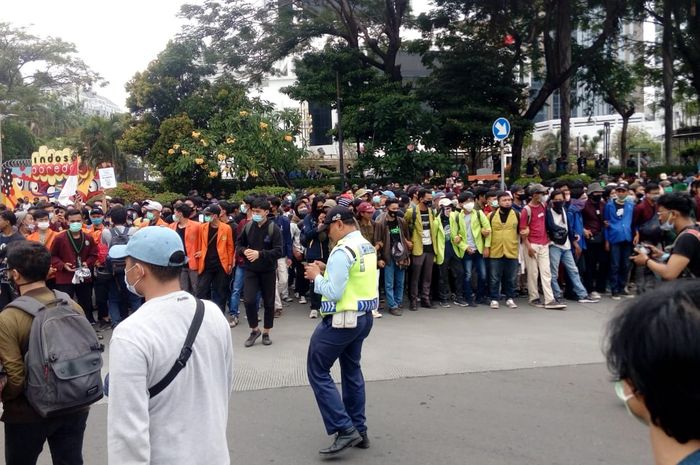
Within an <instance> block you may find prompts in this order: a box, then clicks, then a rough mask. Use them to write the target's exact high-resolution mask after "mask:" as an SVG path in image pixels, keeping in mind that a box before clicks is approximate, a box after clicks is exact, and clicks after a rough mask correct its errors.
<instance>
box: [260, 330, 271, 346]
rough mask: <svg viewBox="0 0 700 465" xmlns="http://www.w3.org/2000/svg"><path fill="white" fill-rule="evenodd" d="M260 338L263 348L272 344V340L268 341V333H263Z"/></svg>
mask: <svg viewBox="0 0 700 465" xmlns="http://www.w3.org/2000/svg"><path fill="white" fill-rule="evenodd" d="M262 336H263V338H262V343H263V345H264V346H269V345H270V344H272V340H271V339H270V335H269V334H268V333H265V334H263V335H262Z"/></svg>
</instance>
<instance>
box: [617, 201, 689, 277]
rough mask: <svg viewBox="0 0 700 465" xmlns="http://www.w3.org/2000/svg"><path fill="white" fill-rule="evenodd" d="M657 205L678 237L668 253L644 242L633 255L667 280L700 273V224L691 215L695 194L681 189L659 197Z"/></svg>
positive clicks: (664, 225)
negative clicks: (692, 194)
mask: <svg viewBox="0 0 700 465" xmlns="http://www.w3.org/2000/svg"><path fill="white" fill-rule="evenodd" d="M657 206H658V209H657V214H658V217H659V221H660V222H661V229H663V230H665V231H673V232H675V233H676V234H677V236H676V240H675V241H674V243H673V244H672V245H671V246H670V247H669V251H668V252H667V253H665V252H664V251H662V250H660V249H659V248H657V247H655V246H653V245H651V244H647V243H642V244H641V246H638V247H636V248H635V251H636V252H637V253H636V254H635V255H632V257H630V259H631V260H632V261H633V262H634V264H635V265H637V266H645V267H647V268H648V269H649V270H651V271H652V272H653V273H654V274H656V275H657V276H658V277H660V278H661V279H663V280H665V281H670V280H673V279H678V278H679V277H682V276H684V275H686V276H690V277H694V278H698V277H700V227H699V226H698V225H697V224H696V223H695V222H694V221H693V219H692V218H691V214H692V213H691V212H692V211H693V208H694V207H695V205H694V202H693V199H692V197H690V195H688V194H685V193H679V192H677V193H671V194H665V195H662V196H661V197H659V199H658V200H657Z"/></svg>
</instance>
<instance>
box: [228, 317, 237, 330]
mask: <svg viewBox="0 0 700 465" xmlns="http://www.w3.org/2000/svg"><path fill="white" fill-rule="evenodd" d="M228 325H229V326H230V327H231V328H235V327H236V326H238V316H236V315H230V316H229V317H228Z"/></svg>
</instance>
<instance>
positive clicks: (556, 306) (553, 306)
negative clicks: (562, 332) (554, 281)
mask: <svg viewBox="0 0 700 465" xmlns="http://www.w3.org/2000/svg"><path fill="white" fill-rule="evenodd" d="M544 308H546V309H547V310H564V309H565V308H566V304H563V303H561V302H559V301H558V300H553V301H551V302H547V303H546V304H544Z"/></svg>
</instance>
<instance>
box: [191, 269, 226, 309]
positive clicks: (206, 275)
mask: <svg viewBox="0 0 700 465" xmlns="http://www.w3.org/2000/svg"><path fill="white" fill-rule="evenodd" d="M228 278H229V276H228V275H227V274H226V272H225V271H224V268H223V267H222V266H221V264H219V263H217V266H216V267H210V266H206V267H205V268H204V271H203V272H202V274H200V275H199V278H197V297H198V298H200V299H209V300H212V301H213V302H214V303H215V304H216V305H218V306H219V308H220V309H221V311H224V309H225V308H226V301H227V300H228V292H229V291H228V287H229V281H230V279H228ZM212 291H213V292H212Z"/></svg>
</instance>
